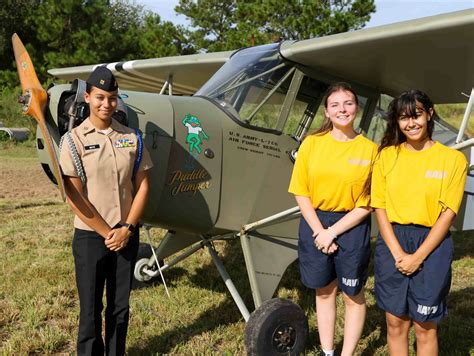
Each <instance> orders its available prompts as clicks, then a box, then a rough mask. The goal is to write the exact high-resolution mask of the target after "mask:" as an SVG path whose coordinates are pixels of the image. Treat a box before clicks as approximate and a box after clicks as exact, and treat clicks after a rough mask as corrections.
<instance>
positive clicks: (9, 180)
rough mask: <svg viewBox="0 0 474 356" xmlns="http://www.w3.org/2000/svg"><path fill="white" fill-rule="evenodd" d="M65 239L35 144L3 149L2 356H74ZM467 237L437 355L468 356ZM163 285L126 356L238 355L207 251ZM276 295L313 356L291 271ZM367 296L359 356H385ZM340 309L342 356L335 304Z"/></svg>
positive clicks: (224, 250) (472, 319) (228, 262)
mask: <svg viewBox="0 0 474 356" xmlns="http://www.w3.org/2000/svg"><path fill="white" fill-rule="evenodd" d="M71 234H72V213H71V212H70V210H69V208H68V206H67V205H66V204H65V203H63V202H62V201H61V200H60V199H59V197H58V193H57V192H56V190H55V188H54V187H53V185H52V184H51V183H49V181H47V179H46V176H45V175H44V174H43V172H42V171H41V167H40V166H39V164H38V162H37V159H36V157H35V150H34V148H33V147H31V144H24V145H20V146H14V145H5V144H3V146H0V253H1V256H2V258H1V263H0V353H1V354H8V355H10V354H12V355H13V354H15V355H16V354H22V355H24V354H37V353H39V354H53V353H66V354H69V353H74V349H75V337H76V331H77V330H76V329H77V323H78V312H79V308H78V298H77V292H76V288H75V278H74V270H73V260H72V254H71ZM161 235H162V232H161V231H159V230H158V229H156V231H154V232H153V240H154V242H155V244H156V242H158V240H159V238H160V236H161ZM473 237H474V234H473V233H456V234H455V239H454V241H455V261H454V264H453V270H454V276H453V282H452V287H451V293H450V296H449V308H450V313H449V316H448V317H447V318H446V319H445V320H444V321H443V323H442V324H441V326H440V346H441V353H440V354H441V355H469V354H471V355H472V354H474V341H473V338H472V330H473V329H474V313H473V311H474V301H473V298H472V293H473V292H474V287H473V284H472V281H473V277H474V260H473V256H472V254H473V251H474V239H473ZM142 241H143V242H144V241H145V238H144V237H143V236H142ZM216 247H217V249H218V251H219V253H220V256H221V257H222V259H223V262H224V265H225V266H226V268H227V270H228V272H229V274H230V275H231V277H232V278H233V280H234V282H235V284H236V285H237V288H238V290H239V291H240V292H241V293H242V296H243V298H244V300H245V302H246V303H247V305H248V306H249V307H250V306H251V305H252V302H251V300H252V299H251V293H250V288H249V284H248V281H247V276H246V273H245V267H244V262H243V256H242V253H241V250H240V246H239V243H238V241H233V242H229V243H223V242H220V243H217V244H216ZM165 278H166V279H167V283H168V286H169V288H170V293H171V298H170V299H168V298H167V296H166V294H165V290H164V288H163V286H162V284H161V283H156V284H155V285H153V286H151V287H150V288H146V289H139V290H135V291H134V292H133V293H132V297H131V318H130V329H129V337H128V353H129V354H130V355H150V354H183V355H184V354H243V353H244V348H243V332H244V328H245V323H244V321H243V319H242V317H241V316H240V314H239V312H238V309H237V307H236V306H235V304H234V303H233V301H232V299H231V297H230V295H229V293H228V292H227V290H226V288H225V286H224V283H223V282H222V281H221V279H220V277H219V275H218V272H217V270H216V269H215V267H214V266H213V264H212V261H211V258H210V256H209V255H208V253H207V252H206V251H204V250H202V251H199V252H198V253H196V254H195V255H193V256H191V257H190V258H188V259H186V260H185V261H183V262H182V263H181V264H179V265H178V266H176V267H173V268H172V269H170V270H169V271H168V272H167V273H165ZM277 294H278V295H279V296H281V297H285V298H290V299H292V300H293V301H294V302H296V303H298V304H299V305H301V307H302V308H303V309H304V310H305V311H306V313H307V315H308V316H309V322H310V335H309V343H308V347H307V351H308V354H310V355H311V354H315V350H316V347H317V345H318V336H317V329H316V326H315V313H314V295H313V292H311V291H310V290H306V289H304V287H302V285H301V283H300V282H299V276H298V269H297V266H296V264H293V265H291V266H290V268H289V270H288V271H287V272H286V273H285V276H284V278H283V280H282V282H281V284H280V287H279V289H278V292H277ZM366 296H367V301H368V317H367V321H366V325H365V329H364V333H363V336H362V340H361V341H360V344H359V347H358V349H357V354H361V355H386V354H387V349H386V346H385V344H386V338H385V331H386V329H385V326H384V316H383V313H382V312H381V311H380V310H379V309H378V308H377V307H376V306H375V303H374V294H373V274H372V273H371V277H370V278H369V281H368V285H367V290H366ZM338 305H339V311H338V312H339V313H338V314H339V316H338V322H337V344H338V346H339V347H340V346H341V341H342V337H341V333H342V315H343V310H342V309H343V308H342V300H341V298H340V296H339V297H338ZM411 338H412V343H413V335H411ZM411 352H412V353H413V352H414V350H413V347H412V350H411Z"/></svg>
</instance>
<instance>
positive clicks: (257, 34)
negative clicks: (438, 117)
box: [0, 0, 375, 88]
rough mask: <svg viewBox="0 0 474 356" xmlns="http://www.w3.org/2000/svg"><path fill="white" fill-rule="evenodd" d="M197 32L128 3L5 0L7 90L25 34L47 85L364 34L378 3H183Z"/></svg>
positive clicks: (0, 57)
mask: <svg viewBox="0 0 474 356" xmlns="http://www.w3.org/2000/svg"><path fill="white" fill-rule="evenodd" d="M175 11H176V13H178V14H182V15H184V16H186V18H187V19H188V21H189V23H190V26H188V27H185V26H182V25H175V24H173V23H172V22H169V21H163V20H162V19H161V17H160V15H159V14H157V13H154V12H151V11H147V10H145V9H144V7H143V6H142V5H140V4H137V3H136V2H134V1H128V0H115V1H108V0H3V1H2V6H1V8H0V88H2V87H3V88H5V87H8V88H12V87H15V86H17V85H18V84H19V83H18V79H17V74H16V66H15V63H14V58H13V50H12V46H11V36H12V34H13V33H14V32H16V33H18V35H19V36H20V38H21V39H22V41H23V43H24V44H25V45H26V47H27V50H28V52H29V54H30V56H31V59H32V61H33V63H34V64H35V67H36V71H37V73H38V75H39V76H40V80H41V81H42V82H44V81H45V80H46V77H47V72H46V71H47V69H50V68H58V67H70V66H77V65H84V64H92V63H106V62H116V61H123V60H130V59H141V58H157V57H166V56H174V55H183V54H192V53H200V52H214V51H224V50H230V49H236V48H240V47H246V46H252V45H259V44H264V43H270V42H274V41H278V40H300V39H306V38H312V37H318V36H324V35H329V34H334V33H339V32H345V31H350V30H355V29H360V28H362V27H364V25H365V24H366V23H367V22H368V21H369V20H370V15H371V14H372V13H373V12H375V4H374V0H180V1H179V4H178V5H177V6H176V8H175Z"/></svg>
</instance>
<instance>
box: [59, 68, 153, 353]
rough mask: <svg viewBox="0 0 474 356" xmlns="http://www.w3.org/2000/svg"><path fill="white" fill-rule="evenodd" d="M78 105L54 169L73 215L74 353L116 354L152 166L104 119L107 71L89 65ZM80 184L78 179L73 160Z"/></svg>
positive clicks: (128, 134)
mask: <svg viewBox="0 0 474 356" xmlns="http://www.w3.org/2000/svg"><path fill="white" fill-rule="evenodd" d="M85 100H86V102H87V103H88V104H89V107H90V116H89V118H88V119H86V120H85V121H84V122H83V123H82V124H80V125H79V126H78V127H76V128H74V129H73V130H72V131H71V133H70V135H69V138H72V141H73V146H75V150H76V152H77V155H76V154H73V152H72V150H71V145H70V144H66V142H63V144H62V146H61V152H60V164H61V169H62V172H63V176H64V184H65V188H66V194H67V198H68V199H67V200H68V203H69V205H70V206H71V208H72V210H73V211H74V213H75V215H76V216H75V221H74V227H75V231H74V239H73V255H74V262H75V270H76V281H77V288H78V292H79V300H80V321H79V333H78V340H77V353H78V354H79V355H92V354H94V355H98V354H102V355H103V354H104V349H105V352H106V354H111V355H123V354H124V353H125V342H126V334H127V327H128V317H129V296H130V288H131V282H132V278H133V268H134V264H135V259H136V256H137V252H138V244H139V237H138V228H137V225H138V222H139V219H140V217H141V215H142V213H143V210H144V208H145V203H146V200H147V196H148V178H147V170H148V169H150V168H151V167H152V163H151V160H150V157H149V154H148V152H147V151H146V149H143V153H142V159H141V163H140V166H139V167H138V170H137V171H136V172H134V165H135V162H136V155H137V154H138V150H137V147H138V137H137V135H136V134H135V131H134V130H132V129H130V128H128V127H126V126H123V125H121V124H120V123H118V122H117V121H115V120H114V119H112V114H113V113H114V112H115V110H116V108H117V100H118V87H117V83H116V80H115V78H114V76H113V74H112V72H111V71H110V70H108V69H107V68H106V67H98V68H96V69H95V70H94V71H93V72H92V73H91V75H90V76H89V78H88V80H87V92H86V94H85ZM78 160H79V161H80V164H79V166H82V169H83V171H84V174H83V176H85V178H86V179H85V181H82V180H81V179H80V176H81V174H80V173H81V172H78V168H77V167H78V164H77V161H78ZM104 286H105V287H106V296H107V308H106V311H105V345H104V341H103V340H102V318H101V313H102V309H103V305H102V296H103V291H104Z"/></svg>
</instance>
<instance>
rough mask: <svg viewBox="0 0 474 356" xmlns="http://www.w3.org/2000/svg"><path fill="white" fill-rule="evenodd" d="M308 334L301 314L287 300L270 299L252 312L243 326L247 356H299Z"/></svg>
mask: <svg viewBox="0 0 474 356" xmlns="http://www.w3.org/2000/svg"><path fill="white" fill-rule="evenodd" d="M307 335H308V319H307V318H306V315H305V313H304V311H303V310H302V309H301V308H300V307H299V306H298V305H296V304H295V303H293V302H291V301H289V300H288V299H280V298H274V299H270V300H267V301H266V302H264V303H263V304H262V305H261V306H260V308H258V309H257V310H255V311H254V312H253V313H252V314H251V315H250V318H249V320H248V322H247V325H246V326H245V338H244V340H245V349H246V351H247V353H248V354H249V355H300V354H302V353H303V351H304V348H305V344H306V337H307Z"/></svg>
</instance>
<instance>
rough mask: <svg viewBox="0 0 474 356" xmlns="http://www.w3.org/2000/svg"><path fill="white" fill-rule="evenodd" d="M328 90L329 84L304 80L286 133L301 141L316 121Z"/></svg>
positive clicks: (287, 124) (284, 129)
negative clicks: (322, 99)
mask: <svg viewBox="0 0 474 356" xmlns="http://www.w3.org/2000/svg"><path fill="white" fill-rule="evenodd" d="M326 88H327V84H325V83H323V82H321V81H318V80H316V79H314V78H311V77H308V76H305V77H304V78H303V80H302V81H301V85H300V88H299V90H298V95H297V96H296V99H295V101H294V103H293V106H292V107H291V110H290V114H289V115H288V119H287V120H286V123H285V127H284V128H283V132H284V133H286V134H288V135H291V136H293V137H294V138H295V139H297V140H301V138H302V137H303V136H304V135H305V134H306V132H307V131H308V128H309V126H310V125H311V124H312V122H313V121H314V118H315V113H316V111H317V109H318V106H319V105H320V101H321V98H322V95H323V93H324V92H325V90H326Z"/></svg>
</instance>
